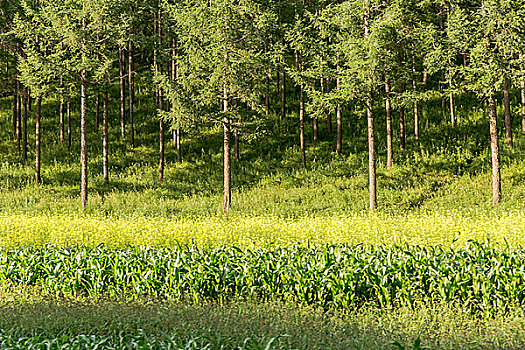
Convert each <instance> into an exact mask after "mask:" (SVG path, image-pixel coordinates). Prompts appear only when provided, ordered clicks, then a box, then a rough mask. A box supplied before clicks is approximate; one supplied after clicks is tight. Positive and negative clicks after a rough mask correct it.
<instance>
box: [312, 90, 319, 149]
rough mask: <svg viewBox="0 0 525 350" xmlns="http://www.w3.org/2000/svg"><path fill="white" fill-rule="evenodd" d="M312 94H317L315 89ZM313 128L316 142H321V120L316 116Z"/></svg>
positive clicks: (313, 120)
mask: <svg viewBox="0 0 525 350" xmlns="http://www.w3.org/2000/svg"><path fill="white" fill-rule="evenodd" d="M312 92H315V89H314V88H312ZM312 127H313V132H314V142H317V141H319V119H318V118H317V116H314V117H313V119H312Z"/></svg>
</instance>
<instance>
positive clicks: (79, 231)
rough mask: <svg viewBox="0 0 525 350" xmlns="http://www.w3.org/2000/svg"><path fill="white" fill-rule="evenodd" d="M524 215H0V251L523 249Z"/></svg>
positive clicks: (521, 213) (453, 213)
mask: <svg viewBox="0 0 525 350" xmlns="http://www.w3.org/2000/svg"><path fill="white" fill-rule="evenodd" d="M524 231H525V213H524V212H522V211H516V212H512V213H504V214H499V215H494V214H479V215H464V214H461V213H459V212H455V211H450V212H440V213H408V214H404V215H399V216H396V215H386V214H378V215H369V214H354V215H350V216H333V217H332V216H319V217H316V216H307V217H296V218H283V217H272V216H246V217H241V216H232V217H229V218H225V217H218V216H209V217H192V218H180V217H179V218H173V219H167V218H160V217H146V216H137V217H120V218H119V217H100V216H68V215H62V216H60V215H58V216H57V215H52V216H51V215H49V216H46V215H36V216H28V215H23V214H3V215H0V246H2V247H12V246H27V245H31V246H42V245H48V244H49V245H56V246H69V245H88V246H94V245H99V244H104V245H107V246H112V247H121V246H125V245H141V246H173V245H176V244H177V243H181V244H188V243H189V244H195V245H197V246H200V247H205V246H219V245H229V244H235V245H236V246H239V247H260V246H269V245H270V246H271V245H278V246H290V245H296V244H301V245H308V244H326V243H349V244H360V243H365V244H373V245H392V244H395V245H399V244H404V243H409V244H422V245H438V244H442V245H449V244H451V243H452V242H453V241H454V240H455V241H456V243H455V244H456V245H457V244H462V243H465V242H467V241H468V240H476V241H487V240H489V241H490V242H491V243H493V244H497V245H506V244H508V245H510V246H513V247H517V246H522V245H523V243H524Z"/></svg>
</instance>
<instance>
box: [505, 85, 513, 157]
mask: <svg viewBox="0 0 525 350" xmlns="http://www.w3.org/2000/svg"><path fill="white" fill-rule="evenodd" d="M509 85H510V84H509V81H508V79H505V80H504V81H503V104H504V106H505V145H506V146H507V148H512V119H511V118H512V116H511V114H510V97H509Z"/></svg>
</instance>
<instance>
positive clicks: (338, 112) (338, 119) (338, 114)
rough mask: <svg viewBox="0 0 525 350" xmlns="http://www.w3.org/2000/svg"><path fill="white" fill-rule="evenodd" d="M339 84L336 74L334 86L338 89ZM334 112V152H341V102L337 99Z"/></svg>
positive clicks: (339, 80)
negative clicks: (335, 131) (335, 127)
mask: <svg viewBox="0 0 525 350" xmlns="http://www.w3.org/2000/svg"><path fill="white" fill-rule="evenodd" d="M337 70H338V71H339V66H337ZM340 84H341V79H340V78H339V76H338V77H337V79H336V81H335V86H336V89H337V90H338V91H339V89H340V88H341V85H340ZM335 114H336V115H335V117H336V123H337V136H336V138H337V140H336V145H335V152H336V153H337V154H341V152H342V151H343V118H342V113H341V103H340V102H339V101H338V102H337V106H336V109H335Z"/></svg>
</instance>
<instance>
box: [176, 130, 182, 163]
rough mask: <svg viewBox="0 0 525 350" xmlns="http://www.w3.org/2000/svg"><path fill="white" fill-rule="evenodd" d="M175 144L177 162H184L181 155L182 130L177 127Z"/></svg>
mask: <svg viewBox="0 0 525 350" xmlns="http://www.w3.org/2000/svg"><path fill="white" fill-rule="evenodd" d="M175 143H176V148H177V162H178V163H181V162H182V155H181V149H180V128H179V127H177V129H176V134H175Z"/></svg>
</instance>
